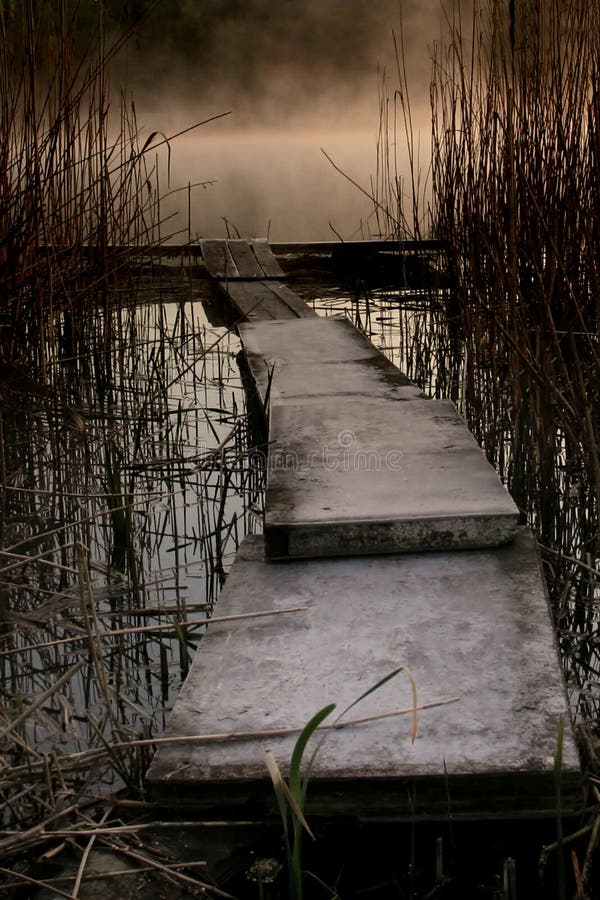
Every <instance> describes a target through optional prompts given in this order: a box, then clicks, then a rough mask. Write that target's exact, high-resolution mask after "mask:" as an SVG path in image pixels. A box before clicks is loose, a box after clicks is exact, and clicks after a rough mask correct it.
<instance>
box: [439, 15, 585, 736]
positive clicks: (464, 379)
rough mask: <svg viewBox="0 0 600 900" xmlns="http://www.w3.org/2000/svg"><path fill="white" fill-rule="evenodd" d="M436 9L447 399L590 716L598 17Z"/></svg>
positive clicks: (440, 225)
mask: <svg viewBox="0 0 600 900" xmlns="http://www.w3.org/2000/svg"><path fill="white" fill-rule="evenodd" d="M444 10H445V20H444V22H445V24H444V28H443V36H442V40H441V42H440V43H439V44H438V45H437V47H436V50H435V57H434V65H433V80H432V85H431V99H432V114H433V120H432V124H433V145H432V170H431V176H432V200H431V205H432V221H433V233H434V236H435V237H438V238H442V239H444V240H446V241H447V242H448V246H449V252H448V260H449V269H450V273H451V278H452V286H453V291H452V296H451V299H450V300H449V314H450V317H451V319H452V322H453V323H454V326H455V332H456V334H457V335H458V336H459V338H460V343H461V348H462V360H461V363H460V364H461V371H460V383H461V385H462V389H461V392H460V393H461V403H462V406H463V409H464V412H465V415H466V418H467V420H468V422H469V425H470V426H471V428H472V429H473V430H474V431H475V433H476V435H477V437H478V439H479V440H480V442H481V444H482V446H483V447H484V448H485V451H486V453H487V455H488V457H489V458H490V459H491V460H492V461H493V462H494V463H495V464H496V466H497V467H498V468H499V470H500V471H501V472H502V473H503V475H504V476H505V478H506V481H507V483H508V486H509V488H510V490H511V492H512V494H513V496H514V498H515V500H516V501H517V503H518V505H519V506H520V507H521V509H522V510H523V511H524V513H525V514H526V515H527V516H528V519H529V521H530V522H531V524H532V525H533V526H534V528H535V529H536V531H537V534H538V537H539V541H540V545H541V547H542V549H543V553H544V561H545V566H546V572H547V575H548V582H549V585H550V589H551V594H552V600H553V609H554V613H555V616H556V620H557V623H558V625H559V627H560V631H561V634H562V638H563V652H564V653H565V657H566V659H567V671H568V674H569V676H570V677H571V678H572V679H573V681H574V683H573V687H574V688H578V689H579V694H578V697H579V704H578V709H579V712H580V714H581V715H582V716H583V718H586V717H594V716H595V715H596V714H597V712H598V710H599V708H600V705H599V704H598V700H597V691H596V690H594V688H593V683H594V682H596V681H597V680H598V660H597V656H596V651H595V649H594V648H595V644H594V641H595V637H594V630H595V627H596V623H597V621H598V609H597V590H598V589H597V583H598V578H599V574H600V573H599V572H598V568H599V561H600V532H599V530H598V513H599V509H600V418H599V416H598V408H599V405H598V403H599V399H600V366H599V362H600V358H599V346H598V322H599V318H598V316H599V310H600V307H599V306H598V298H599V296H600V292H599V288H600V282H599V276H600V270H599V264H598V260H599V259H600V253H599V251H600V194H599V192H598V178H599V174H600V93H599V91H598V76H599V74H600V72H599V65H600V55H599V53H598V47H599V46H600V15H599V14H598V10H597V8H596V5H595V4H590V3H587V2H583V0H558V2H552V3H549V2H545V0H533V2H527V3H525V2H518V0H515V2H513V0H511V2H508V3H504V2H500V0H481V2H477V3H475V4H474V5H473V8H472V10H470V11H469V13H468V14H465V13H464V4H460V3H458V2H448V3H446V4H445V6H444ZM592 697H595V699H592Z"/></svg>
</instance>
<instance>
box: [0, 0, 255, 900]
mask: <svg viewBox="0 0 600 900" xmlns="http://www.w3.org/2000/svg"><path fill="white" fill-rule="evenodd" d="M90 9H92V10H95V14H96V17H97V19H96V23H95V29H94V28H90V22H89V11H90ZM103 10H104V4H102V3H100V4H96V3H94V4H86V3H81V4H79V3H77V2H75V0H73V2H69V0H59V2H58V3H55V2H44V0H40V2H33V0H24V2H22V3H10V4H7V3H4V2H0V487H1V492H0V822H1V823H2V827H3V829H5V830H4V831H3V833H2V836H1V840H0V854H1V855H2V858H3V861H4V862H5V864H7V865H8V866H12V864H13V863H14V862H15V860H17V861H18V862H17V865H16V866H15V872H14V873H13V877H12V878H11V881H10V884H11V885H12V887H11V888H9V886H8V884H5V883H4V876H5V875H6V876H7V877H8V874H7V871H6V870H5V869H2V870H0V880H2V887H1V888H0V891H3V890H5V891H6V892H9V890H10V891H12V889H13V888H14V887H17V886H18V885H19V883H20V882H19V879H21V881H22V882H23V883H27V878H28V877H29V876H27V875H26V874H24V873H21V863H23V862H24V863H25V864H26V862H27V854H29V855H30V860H31V859H33V858H34V857H35V856H36V855H39V852H41V848H43V847H44V845H45V844H47V842H48V837H47V834H46V829H47V828H51V829H54V828H55V827H63V828H66V829H67V830H68V831H69V834H70V836H69V841H70V842H71V843H70V846H72V847H73V848H74V849H75V851H76V852H77V844H76V842H77V840H78V834H79V832H80V831H81V829H82V827H83V828H84V829H85V828H88V829H89V827H90V825H93V823H94V821H96V820H98V821H99V822H100V823H101V824H102V826H103V827H104V826H108V825H110V822H111V818H112V816H111V815H110V814H109V813H108V811H107V810H106V809H105V808H104V809H103V808H102V807H103V804H104V803H107V804H108V805H109V807H110V804H111V803H112V802H113V801H114V799H115V795H116V794H117V793H118V792H119V791H120V790H121V789H123V788H124V787H127V788H128V789H129V790H130V791H131V790H133V791H134V792H140V791H142V790H143V775H144V772H145V768H146V766H147V762H148V753H149V752H150V751H149V748H148V745H149V744H150V743H151V741H152V739H153V738H154V736H155V735H156V734H157V733H160V731H161V729H162V727H163V724H164V718H165V715H166V711H167V709H168V708H169V705H170V702H171V700H172V689H173V687H174V686H176V685H178V684H179V682H180V681H181V678H182V677H184V676H185V674H186V672H187V667H188V664H189V659H190V655H191V651H192V650H193V649H194V648H195V645H196V643H197V641H198V640H200V638H201V635H202V633H203V630H204V628H205V625H206V619H207V615H210V613H211V611H212V607H213V604H214V601H215V599H216V596H217V594H218V590H219V587H220V585H221V583H222V580H223V577H224V573H225V570H226V568H227V566H228V563H229V561H230V557H231V553H232V550H233V549H234V548H235V546H236V545H237V541H238V537H239V536H242V535H243V534H244V533H245V532H246V531H247V530H250V529H251V524H250V522H249V516H251V513H250V512H249V507H250V506H251V505H252V503H253V502H255V501H256V499H257V497H259V496H260V485H259V484H258V483H257V481H256V479H257V478H259V473H258V472H257V471H256V469H252V468H251V467H250V466H249V465H248V463H247V457H246V455H245V454H246V444H245V410H244V405H243V401H242V402H240V400H241V395H242V391H241V385H240V383H239V373H238V371H237V367H236V365H235V353H236V352H237V350H239V342H238V341H237V340H236V338H235V337H234V336H233V335H232V334H231V332H230V331H229V330H227V329H224V328H223V329H219V330H218V331H213V330H212V329H211V328H210V327H209V326H208V323H207V320H206V318H205V316H204V314H203V311H202V307H201V303H200V301H199V294H200V293H201V286H200V285H199V284H198V282H197V281H195V280H194V277H193V273H191V272H188V271H186V270H185V269H184V268H183V264H181V266H179V267H177V268H170V269H167V268H166V267H164V266H160V265H158V264H157V257H156V254H155V253H154V252H153V253H150V252H149V247H150V246H153V247H154V249H156V245H157V244H160V243H161V242H164V240H165V239H168V237H170V235H169V234H168V232H167V231H166V223H165V222H164V221H161V219H160V184H159V183H158V178H157V174H156V169H157V168H158V165H157V166H156V167H153V166H152V165H150V164H149V165H146V158H147V157H148V155H149V152H150V151H152V153H153V154H154V148H155V147H156V145H158V144H161V143H162V144H163V145H164V143H165V139H164V138H163V137H162V136H158V137H157V136H156V135H150V136H149V137H148V138H146V139H144V138H142V137H141V136H140V133H139V132H138V128H137V124H136V119H135V108H134V106H133V104H132V103H130V102H129V103H128V102H126V98H125V95H124V94H123V93H115V92H114V91H112V90H111V88H110V83H109V73H110V64H111V60H112V57H113V56H114V54H115V53H116V52H117V51H118V50H119V48H120V46H121V44H122V43H123V41H124V40H125V38H126V36H125V37H124V38H122V39H121V38H119V39H116V40H115V41H114V42H112V43H111V41H110V40H109V38H108V36H107V30H106V28H105V23H104V21H103V15H104V12H103ZM83 13H85V14H86V15H87V16H88V20H87V24H86V27H85V29H83V30H82V28H80V26H79V16H80V15H82V14H83ZM88 35H91V37H88ZM84 38H85V39H84ZM113 111H114V112H113ZM238 532H239V534H238ZM140 739H141V741H142V743H141V744H140V743H139V741H140ZM115 745H117V749H115ZM82 754H83V757H82ZM90 754H91V755H90ZM96 754H97V755H96ZM113 824H114V822H113ZM103 840H104V837H102V836H100V835H99V836H98V841H99V842H100V843H101V842H102V841H103ZM72 841H75V843H74V844H73V843H72ZM110 846H112V847H113V849H114V847H115V844H114V843H112V844H110ZM130 849H131V848H130V847H128V846H127V844H126V843H125V844H123V843H122V842H121V843H120V844H119V852H122V853H124V854H125V855H127V853H128V852H129V851H130ZM139 850H140V848H139V847H138V848H137V850H136V852H137V853H138V857H137V862H138V863H139V862H140V860H145V861H146V863H147V864H148V865H151V866H154V869H155V870H156V869H157V868H161V869H164V868H165V867H164V866H163V865H162V863H159V862H158V860H157V858H156V857H155V856H154V855H153V853H152V851H151V850H149V849H148V848H144V850H143V853H142V856H140V855H139ZM85 856H86V855H85V854H84V860H85ZM134 858H135V853H134ZM84 866H85V862H82V869H81V871H83V867H84ZM166 871H167V870H166V869H165V872H166ZM169 872H170V874H168V876H166V877H168V878H170V879H171V880H172V878H173V877H174V876H173V872H172V871H171V870H169ZM175 877H176V878H177V879H178V880H179V881H180V882H181V881H185V880H186V879H187V883H188V885H189V884H190V883H191V879H190V878H189V877H188V876H186V875H184V874H182V873H181V874H177V873H176V875H175ZM14 879H16V881H15V880H14ZM79 880H80V879H79V878H78V879H77V881H79ZM194 886H195V887H202V885H201V884H200V883H199V882H194ZM75 893H76V890H75Z"/></svg>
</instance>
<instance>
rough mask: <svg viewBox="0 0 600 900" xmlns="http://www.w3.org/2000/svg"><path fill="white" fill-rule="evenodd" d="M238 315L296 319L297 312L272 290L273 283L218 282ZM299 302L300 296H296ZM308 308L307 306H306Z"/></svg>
mask: <svg viewBox="0 0 600 900" xmlns="http://www.w3.org/2000/svg"><path fill="white" fill-rule="evenodd" d="M219 287H220V288H221V290H223V291H224V292H225V293H226V294H227V296H228V297H229V300H230V302H231V303H233V305H234V306H235V308H236V309H237V311H238V313H239V314H240V316H243V317H244V318H247V319H249V320H250V321H258V320H264V319H270V320H272V319H296V318H299V314H298V313H297V312H295V311H294V310H293V309H292V308H291V307H290V305H289V304H288V303H285V302H284V301H283V300H282V299H281V297H279V296H278V294H277V293H276V292H275V291H274V290H273V285H272V284H268V283H265V282H264V281H229V282H227V284H225V283H224V282H219ZM298 300H299V302H301V301H300V298H298ZM307 309H308V307H307Z"/></svg>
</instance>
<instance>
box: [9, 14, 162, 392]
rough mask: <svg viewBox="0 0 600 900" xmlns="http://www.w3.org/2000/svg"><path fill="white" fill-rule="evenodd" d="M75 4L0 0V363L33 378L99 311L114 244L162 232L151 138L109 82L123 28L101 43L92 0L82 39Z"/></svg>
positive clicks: (44, 378)
mask: <svg viewBox="0 0 600 900" xmlns="http://www.w3.org/2000/svg"><path fill="white" fill-rule="evenodd" d="M80 7H81V5H80V4H79V3H76V2H69V0H60V2H58V3H52V2H45V0H41V2H35V3H34V2H32V0H25V2H23V3H18V4H15V3H11V4H5V3H2V4H0V297H1V301H0V362H1V363H2V364H3V365H4V366H6V365H8V366H14V365H17V366H24V367H26V368H27V370H28V373H29V375H30V376H32V375H35V377H36V378H37V380H38V382H39V384H40V386H41V388H43V387H44V386H47V385H48V384H49V383H50V382H51V379H52V361H53V358H54V357H55V356H57V355H60V354H61V353H62V354H76V353H77V351H78V344H79V341H80V340H81V335H80V325H81V321H82V320H83V319H85V320H87V319H89V317H90V312H91V310H93V309H95V308H101V309H103V311H104V314H105V315H106V314H107V313H108V307H107V304H109V302H110V300H109V298H110V294H111V288H113V287H114V286H115V278H116V276H117V274H118V273H119V272H120V271H121V268H122V266H123V262H124V259H123V248H124V247H132V246H139V245H140V243H142V242H143V243H148V242H151V241H155V242H156V241H157V239H158V237H159V235H158V229H159V218H158V214H157V211H158V199H157V190H156V183H155V179H154V175H153V172H152V171H151V170H150V169H148V168H147V167H146V164H145V153H146V152H147V150H148V148H149V145H150V143H151V141H150V142H149V141H147V142H146V145H145V146H144V145H143V144H142V143H141V140H140V137H139V133H138V128H137V124H136V118H135V107H134V105H133V103H132V102H128V100H127V97H126V95H125V93H124V92H121V93H120V95H119V94H116V95H115V92H111V88H110V79H109V67H110V62H111V59H112V58H113V56H115V54H116V53H117V52H118V51H119V49H120V48H121V46H122V45H123V43H124V42H125V41H126V39H127V35H125V36H123V37H121V38H119V39H115V41H114V42H113V43H109V41H108V38H107V35H106V29H105V25H104V21H103V4H96V5H95V9H96V16H97V22H96V29H95V31H93V30H92V31H91V37H90V38H89V43H87V44H86V45H84V46H83V47H82V36H81V30H80V27H79V25H80V23H79V18H80V16H81V8H80ZM88 25H89V23H88ZM83 307H85V314H84V315H83V316H82V308H83ZM107 321H108V319H105V322H107ZM106 327H107V326H106ZM106 339H107V341H108V339H109V335H108V334H107V335H106ZM84 340H85V339H84Z"/></svg>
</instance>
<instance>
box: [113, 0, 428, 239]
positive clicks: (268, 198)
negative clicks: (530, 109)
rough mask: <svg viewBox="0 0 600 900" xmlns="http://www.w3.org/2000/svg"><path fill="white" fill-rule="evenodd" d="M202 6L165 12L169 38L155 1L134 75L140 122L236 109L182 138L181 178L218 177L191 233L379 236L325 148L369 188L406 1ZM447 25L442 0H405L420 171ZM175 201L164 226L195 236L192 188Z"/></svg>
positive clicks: (148, 127)
mask: <svg viewBox="0 0 600 900" xmlns="http://www.w3.org/2000/svg"><path fill="white" fill-rule="evenodd" d="M197 6H198V9H196V8H195V7H192V5H191V4H183V3H181V4H178V10H179V16H178V18H177V20H176V21H172V20H169V21H168V22H167V21H165V22H164V25H165V36H164V39H161V40H157V29H158V28H159V26H160V22H159V21H157V19H156V15H157V14H158V15H160V9H159V10H158V12H157V13H155V14H154V18H153V19H150V20H149V21H148V22H147V24H146V25H145V26H142V28H141V29H140V31H139V34H138V38H137V46H135V47H134V48H133V49H130V50H129V53H128V59H127V71H126V73H125V74H126V79H127V84H128V86H130V87H131V88H132V90H133V93H134V96H135V99H136V106H137V116H138V122H139V124H140V125H141V126H142V127H143V128H144V130H145V131H147V132H150V131H152V130H155V129H156V130H160V131H161V132H163V133H174V132H176V131H178V130H179V129H182V128H185V127H186V126H188V125H190V124H192V123H194V122H197V121H201V120H203V119H206V118H209V117H210V116H213V115H218V114H219V113H223V112H228V111H231V115H229V116H227V117H226V118H224V119H220V120H218V121H215V122H211V123H209V124H207V125H204V126H202V127H201V128H199V129H198V130H196V131H194V132H192V133H191V134H189V135H186V136H185V137H183V138H180V139H178V140H177V141H175V142H174V144H173V147H172V154H171V187H181V186H186V185H187V184H188V183H191V184H194V183H197V182H212V184H210V185H207V186H206V187H205V188H202V187H196V188H193V189H192V190H191V204H190V207H191V216H190V223H189V224H190V232H191V236H192V238H194V237H197V236H204V237H206V236H214V237H222V236H226V235H227V234H228V233H229V234H230V235H232V236H234V235H235V232H236V231H237V232H239V233H240V234H241V235H242V236H267V235H268V236H269V237H270V239H271V240H273V241H315V240H336V239H337V237H336V234H337V235H340V236H341V237H343V238H344V239H345V240H350V239H359V238H361V237H372V236H376V234H377V231H378V229H377V223H376V221H375V218H374V216H373V204H372V203H370V201H369V200H368V198H367V197H365V196H364V195H363V194H361V192H360V191H359V190H358V189H357V188H356V187H354V186H353V185H352V184H351V183H350V182H349V181H348V180H347V179H345V178H344V177H343V176H342V175H340V174H339V173H338V172H336V171H335V169H334V168H333V167H332V166H331V164H330V163H329V162H328V161H327V159H326V158H325V156H324V155H323V154H322V153H321V147H323V148H324V149H325V150H326V151H327V153H328V154H329V155H330V156H331V157H332V158H333V159H334V161H335V163H336V165H338V166H339V167H340V168H341V169H342V170H343V171H344V172H345V173H347V174H348V175H349V176H350V177H351V178H352V179H353V180H355V181H357V182H359V183H360V184H361V185H363V186H364V187H365V188H366V189H370V177H371V176H374V175H375V172H376V167H377V153H376V146H377V136H378V130H379V92H380V83H381V77H382V72H383V70H384V69H385V70H386V72H387V73H388V85H389V92H390V94H393V91H394V89H395V88H396V87H397V86H398V82H397V78H396V75H395V69H396V62H395V56H394V39H393V32H394V33H395V35H396V39H397V40H398V41H399V39H400V31H401V24H400V16H399V12H398V2H397V0H379V2H377V3H375V4H370V3H366V2H365V0H345V2H343V3H342V2H338V0H307V2H302V0H287V2H282V3H279V4H273V3H272V2H271V0H248V2H246V3H243V4H242V3H238V2H236V0H231V2H228V3H222V2H219V0H207V2H205V3H202V4H198V5H197ZM159 7H160V8H163V7H162V4H159ZM163 10H164V8H163ZM438 23H439V2H438V0H428V2H417V0H412V2H405V3H404V5H403V24H402V29H403V34H404V46H405V48H406V50H407V65H408V77H409V82H410V85H411V94H412V111H413V116H414V122H415V131H416V132H417V133H418V134H419V136H420V141H421V147H422V153H421V164H422V167H423V169H426V168H427V165H428V159H429V121H430V117H429V109H428V94H429V80H430V69H431V63H430V54H429V51H428V45H431V43H432V41H433V40H434V39H435V37H436V33H437V30H439V25H438ZM167 26H168V27H167ZM397 160H398V174H399V175H400V176H401V177H407V176H408V165H407V161H406V151H405V149H404V147H403V146H401V141H400V140H399V145H398V147H397ZM165 188H166V184H165V180H164V178H163V191H164V190H165ZM175 212H177V215H176V216H174V217H173V218H171V219H170V220H169V222H168V223H167V225H166V227H165V229H164V230H165V233H167V234H170V233H174V232H175V231H178V230H179V229H183V233H182V234H180V235H177V236H174V237H173V240H174V241H177V242H178V241H181V240H182V239H183V240H185V239H187V229H188V196H187V192H185V191H181V192H179V193H177V194H174V195H173V196H171V197H169V198H167V199H166V200H165V202H164V203H163V206H162V213H163V215H165V214H167V215H171V214H173V213H175ZM225 220H227V223H229V224H227V223H226V221H225Z"/></svg>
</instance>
